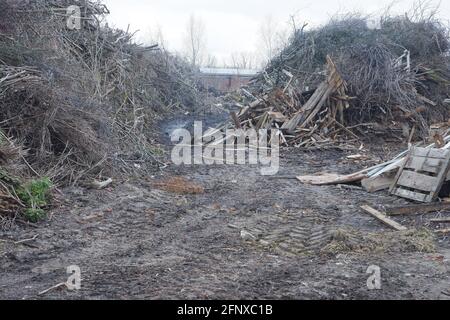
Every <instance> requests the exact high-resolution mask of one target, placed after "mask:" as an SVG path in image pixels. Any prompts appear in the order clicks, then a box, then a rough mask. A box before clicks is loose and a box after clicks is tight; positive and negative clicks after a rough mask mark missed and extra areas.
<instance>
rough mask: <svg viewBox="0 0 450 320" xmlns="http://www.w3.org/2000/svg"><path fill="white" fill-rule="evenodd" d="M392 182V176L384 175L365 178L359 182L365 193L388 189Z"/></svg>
mask: <svg viewBox="0 0 450 320" xmlns="http://www.w3.org/2000/svg"><path fill="white" fill-rule="evenodd" d="M393 181H394V175H393V174H384V175H381V176H378V177H375V178H366V179H363V180H362V181H361V185H362V186H363V188H364V189H365V190H366V191H367V192H370V193H372V192H377V191H380V190H384V189H389V187H390V186H391V185H392V182H393Z"/></svg>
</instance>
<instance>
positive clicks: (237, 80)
mask: <svg viewBox="0 0 450 320" xmlns="http://www.w3.org/2000/svg"><path fill="white" fill-rule="evenodd" d="M258 72H259V71H258V70H250V69H229V68H200V75H199V77H200V81H201V83H202V84H203V85H204V86H205V88H206V89H215V90H217V91H219V92H223V93H224V92H231V91H234V90H237V89H239V88H240V87H241V86H243V85H246V84H247V83H248V82H249V81H250V80H251V79H252V78H254V77H255V76H256V75H257V74H258Z"/></svg>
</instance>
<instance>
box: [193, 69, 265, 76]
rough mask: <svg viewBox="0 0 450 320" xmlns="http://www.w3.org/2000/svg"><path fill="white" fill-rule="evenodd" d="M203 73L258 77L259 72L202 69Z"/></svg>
mask: <svg viewBox="0 0 450 320" xmlns="http://www.w3.org/2000/svg"><path fill="white" fill-rule="evenodd" d="M200 72H201V73H205V74H213V75H221V76H256V75H257V74H258V72H260V71H259V70H255V69H236V68H200Z"/></svg>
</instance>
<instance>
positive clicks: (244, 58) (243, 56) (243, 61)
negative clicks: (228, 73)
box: [231, 51, 257, 69]
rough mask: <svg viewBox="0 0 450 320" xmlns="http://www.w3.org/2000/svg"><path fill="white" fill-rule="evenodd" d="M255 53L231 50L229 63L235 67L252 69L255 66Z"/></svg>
mask: <svg viewBox="0 0 450 320" xmlns="http://www.w3.org/2000/svg"><path fill="white" fill-rule="evenodd" d="M256 60H257V59H256V56H255V54H253V53H251V52H244V51H243V52H233V53H232V54H231V65H232V67H233V68H237V69H253V68H256V67H257V62H256Z"/></svg>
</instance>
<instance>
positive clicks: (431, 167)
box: [405, 156, 442, 173]
mask: <svg viewBox="0 0 450 320" xmlns="http://www.w3.org/2000/svg"><path fill="white" fill-rule="evenodd" d="M441 166H442V159H436V158H426V157H418V156H414V157H411V158H410V159H409V160H408V162H407V163H406V165H405V168H408V169H415V170H416V171H426V172H430V173H438V172H439V169H440V167H441Z"/></svg>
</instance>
